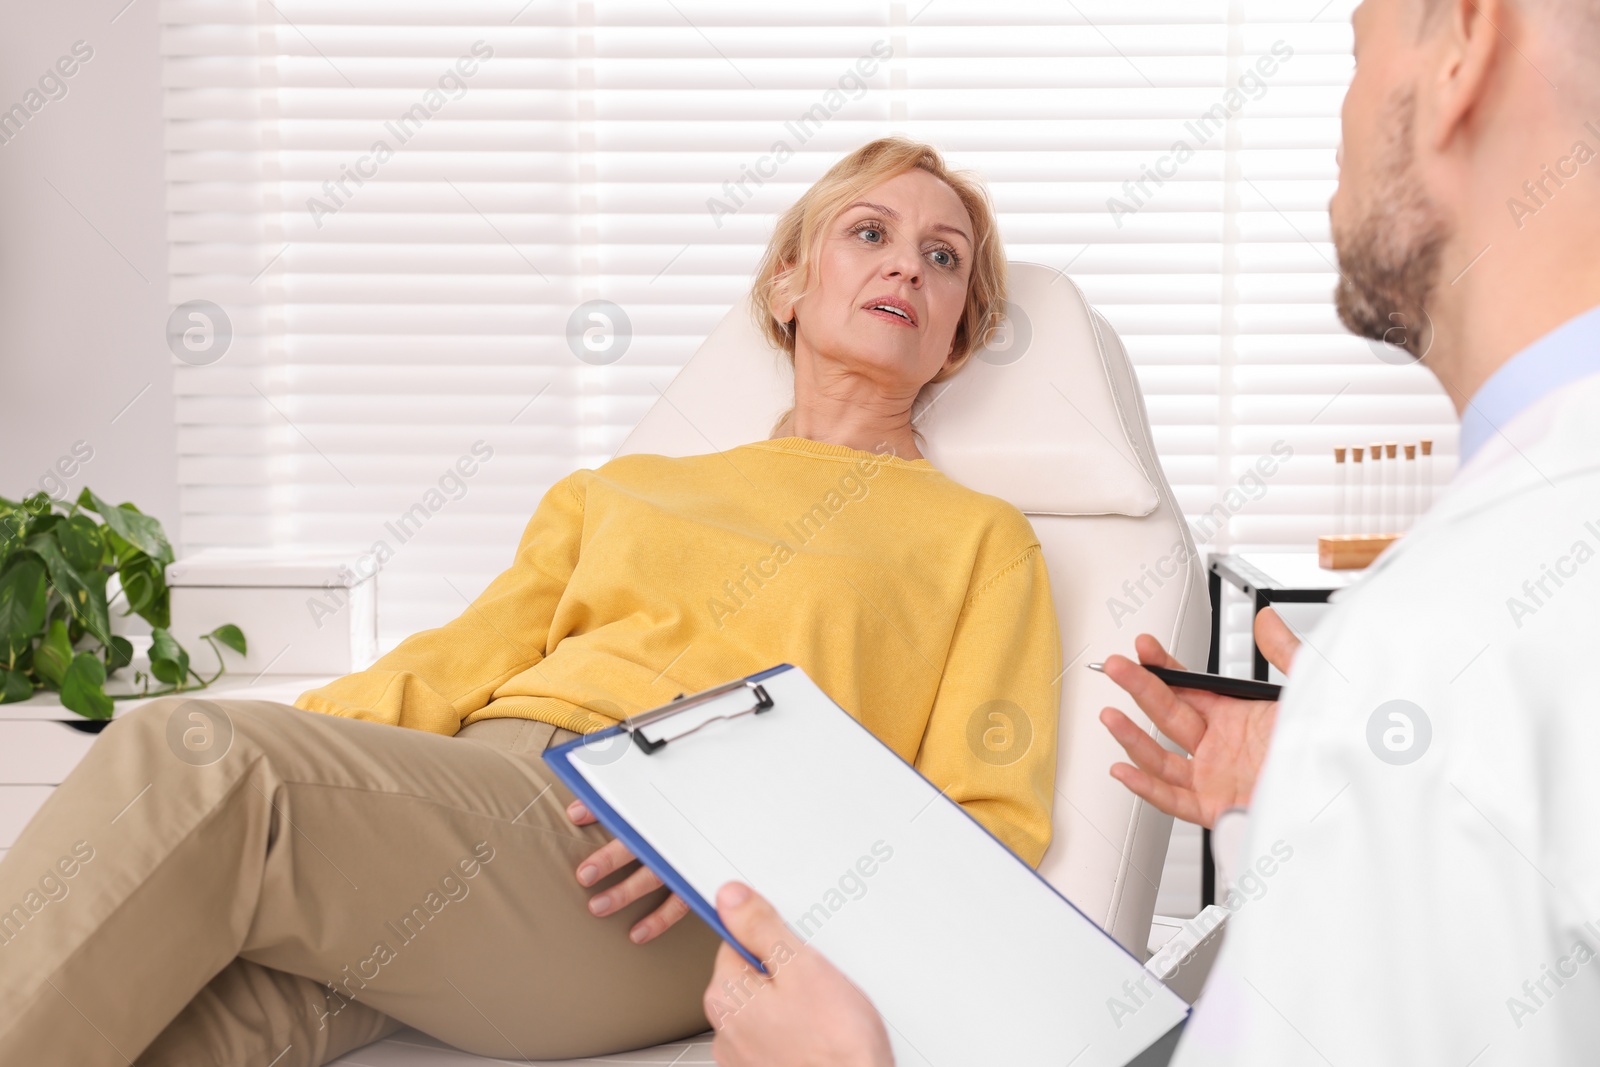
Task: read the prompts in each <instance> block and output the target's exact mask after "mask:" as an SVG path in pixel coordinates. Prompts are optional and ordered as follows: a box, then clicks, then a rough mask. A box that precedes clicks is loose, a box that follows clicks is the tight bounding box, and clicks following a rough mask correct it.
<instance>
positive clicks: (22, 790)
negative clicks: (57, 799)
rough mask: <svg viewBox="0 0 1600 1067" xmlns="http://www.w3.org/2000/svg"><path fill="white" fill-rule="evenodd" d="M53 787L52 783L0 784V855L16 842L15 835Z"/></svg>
mask: <svg viewBox="0 0 1600 1067" xmlns="http://www.w3.org/2000/svg"><path fill="white" fill-rule="evenodd" d="M55 788H56V787H55V786H53V785H0V856H3V855H4V854H5V850H6V849H9V848H10V847H11V846H12V845H14V844H16V841H17V835H18V834H20V833H21V832H22V828H23V827H24V826H26V825H28V820H29V819H31V818H33V813H34V812H36V811H38V810H39V808H40V807H41V806H43V804H44V802H45V798H46V797H48V796H49V795H50V794H51V793H53V792H55Z"/></svg>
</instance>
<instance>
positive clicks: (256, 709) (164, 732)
mask: <svg viewBox="0 0 1600 1067" xmlns="http://www.w3.org/2000/svg"><path fill="white" fill-rule="evenodd" d="M278 710H280V709H278V708H277V707H276V706H275V705H270V704H262V703H255V702H243V701H225V700H224V701H218V700H207V699H205V698H204V697H195V696H168V697H159V698H157V699H155V700H151V701H149V702H147V703H144V704H141V705H140V706H139V707H137V708H134V709H133V710H131V711H129V712H128V713H127V714H125V715H119V716H118V717H117V718H116V720H115V721H113V722H112V724H111V725H110V726H109V727H107V729H106V731H105V733H104V734H103V735H102V737H101V742H100V743H102V744H104V743H110V745H111V746H113V747H115V748H116V749H118V750H120V751H125V752H133V753H135V754H137V755H138V756H140V757H141V758H144V759H146V760H149V761H151V762H152V763H154V764H158V765H159V764H161V763H168V764H171V765H172V766H175V767H176V766H188V767H205V766H209V765H211V764H214V763H217V762H219V761H220V760H222V759H223V758H224V757H226V756H228V755H229V754H230V753H233V754H236V755H237V754H239V753H240V752H241V751H242V750H254V749H257V748H258V744H257V742H258V739H259V738H260V737H261V736H262V735H263V733H265V732H269V731H271V730H274V729H281V728H282V725H283V724H281V723H277V722H268V721H265V720H277V719H279V718H282V717H283V716H281V715H278V714H276V713H275V712H276V711H278ZM281 711H282V712H284V713H287V714H300V713H299V712H296V711H295V710H294V709H293V708H282V709H281Z"/></svg>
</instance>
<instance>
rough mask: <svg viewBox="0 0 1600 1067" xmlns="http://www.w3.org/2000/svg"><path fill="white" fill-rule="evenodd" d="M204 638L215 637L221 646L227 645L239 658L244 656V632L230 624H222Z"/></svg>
mask: <svg viewBox="0 0 1600 1067" xmlns="http://www.w3.org/2000/svg"><path fill="white" fill-rule="evenodd" d="M206 636H207V637H215V638H216V639H217V640H218V641H221V642H222V643H223V644H225V645H227V646H228V647H229V648H231V649H233V650H234V651H235V652H237V653H239V655H241V656H243V655H246V651H245V649H246V646H245V640H244V631H243V630H241V629H239V628H238V627H237V626H235V625H234V624H233V623H231V622H225V623H223V624H222V625H221V626H219V627H217V628H216V629H215V630H212V631H211V632H210V633H209V634H207V635H206Z"/></svg>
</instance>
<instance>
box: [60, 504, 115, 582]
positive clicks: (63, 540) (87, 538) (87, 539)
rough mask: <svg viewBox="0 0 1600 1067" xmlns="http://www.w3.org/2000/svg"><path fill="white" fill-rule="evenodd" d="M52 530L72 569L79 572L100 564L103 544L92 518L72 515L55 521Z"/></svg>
mask: <svg viewBox="0 0 1600 1067" xmlns="http://www.w3.org/2000/svg"><path fill="white" fill-rule="evenodd" d="M54 530H55V535H56V541H57V542H58V543H59V544H60V545H61V554H62V555H63V556H66V557H67V562H68V563H70V564H72V568H73V570H76V571H78V572H79V573H80V574H81V573H84V572H86V571H90V570H94V569H96V568H98V567H99V566H100V559H101V557H102V556H104V555H105V545H104V544H103V543H102V541H101V537H100V527H99V526H97V525H95V521H94V520H93V519H91V518H89V517H88V516H87V515H74V516H72V518H70V519H66V520H63V521H62V522H60V523H57V524H56V525H55V527H54Z"/></svg>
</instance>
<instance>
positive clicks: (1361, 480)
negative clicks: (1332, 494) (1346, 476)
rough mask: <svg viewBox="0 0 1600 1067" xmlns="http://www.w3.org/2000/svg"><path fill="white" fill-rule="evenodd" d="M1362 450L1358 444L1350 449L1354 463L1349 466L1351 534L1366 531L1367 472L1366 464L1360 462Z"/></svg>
mask: <svg viewBox="0 0 1600 1067" xmlns="http://www.w3.org/2000/svg"><path fill="white" fill-rule="evenodd" d="M1364 451H1365V449H1363V448H1362V447H1361V446H1360V445H1357V446H1356V447H1354V448H1352V449H1351V450H1350V459H1351V461H1352V462H1353V463H1354V464H1355V466H1353V467H1351V468H1350V532H1351V533H1353V534H1364V533H1366V532H1367V485H1366V482H1367V474H1366V465H1365V464H1363V463H1362V462H1361V456H1362V453H1363V452H1364Z"/></svg>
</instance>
